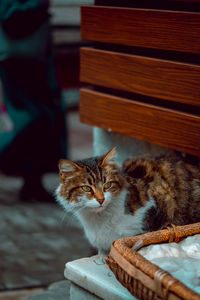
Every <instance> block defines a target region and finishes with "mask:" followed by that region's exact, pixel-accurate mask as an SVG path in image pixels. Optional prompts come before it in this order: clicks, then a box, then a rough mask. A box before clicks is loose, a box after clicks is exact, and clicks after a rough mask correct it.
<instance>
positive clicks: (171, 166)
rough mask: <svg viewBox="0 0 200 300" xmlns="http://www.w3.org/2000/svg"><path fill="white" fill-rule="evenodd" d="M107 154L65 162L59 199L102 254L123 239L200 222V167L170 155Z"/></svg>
mask: <svg viewBox="0 0 200 300" xmlns="http://www.w3.org/2000/svg"><path fill="white" fill-rule="evenodd" d="M115 154H116V149H115V148H113V149H112V150H111V151H109V152H108V153H107V154H106V155H104V156H101V157H93V158H89V159H85V160H82V161H77V162H72V161H69V160H61V161H60V163H59V170H60V185H59V187H58V188H57V191H56V198H57V201H58V202H59V203H60V204H61V205H62V206H63V207H64V208H65V209H66V210H68V211H70V212H73V213H75V214H76V215H77V217H78V219H79V220H80V222H81V223H82V225H83V228H84V231H85V234H86V236H87V238H88V240H89V241H90V243H91V244H92V245H93V246H94V247H96V248H98V250H99V253H100V254H102V253H106V251H109V249H110V245H111V243H112V242H113V241H114V240H115V239H118V238H121V237H125V236H130V235H137V234H141V233H145V232H147V231H152V230H157V229H160V228H162V227H163V226H165V225H166V224H169V223H173V224H177V225H183V224H188V223H193V222H197V221H200V171H199V169H198V168H197V167H194V166H192V165H189V164H186V163H184V162H183V161H182V160H179V159H176V158H169V157H161V158H147V157H145V158H130V159H127V160H126V161H125V163H124V166H123V168H121V169H119V167H118V166H117V165H116V163H115Z"/></svg>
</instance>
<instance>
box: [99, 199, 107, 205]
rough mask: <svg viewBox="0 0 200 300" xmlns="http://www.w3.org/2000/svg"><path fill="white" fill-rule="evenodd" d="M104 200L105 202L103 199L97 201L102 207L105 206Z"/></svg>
mask: <svg viewBox="0 0 200 300" xmlns="http://www.w3.org/2000/svg"><path fill="white" fill-rule="evenodd" d="M104 200H105V199H104V198H102V199H97V201H98V202H99V204H101V205H102V204H103V202H104Z"/></svg>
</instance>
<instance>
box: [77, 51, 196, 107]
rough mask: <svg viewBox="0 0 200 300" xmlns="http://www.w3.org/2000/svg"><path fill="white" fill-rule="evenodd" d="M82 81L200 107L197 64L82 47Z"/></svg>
mask: <svg viewBox="0 0 200 300" xmlns="http://www.w3.org/2000/svg"><path fill="white" fill-rule="evenodd" d="M80 79H81V81H84V82H87V83H90V84H94V85H99V86H103V87H108V88H113V89H118V90H122V91H127V92H133V93H138V94H142V95H146V96H151V97H155V98H160V99H166V100H170V101H175V102H180V103H187V104H191V105H195V106H200V84H199V83H200V66H198V65H192V64H184V63H176V62H172V61H167V60H161V59H153V58H148V57H141V56H134V55H129V54H122V53H116V52H111V51H103V50H95V49H89V48H82V49H81V63H80Z"/></svg>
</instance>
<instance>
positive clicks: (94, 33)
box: [81, 6, 200, 54]
mask: <svg viewBox="0 0 200 300" xmlns="http://www.w3.org/2000/svg"><path fill="white" fill-rule="evenodd" d="M81 24H82V25H81V32H82V39H83V40H89V41H95V42H103V43H114V44H119V45H126V46H136V47H145V48H152V49H160V50H161V49H162V50H173V51H180V52H189V53H196V54H199V53H200V14H199V13H192V12H179V11H161V10H150V9H134V8H119V7H103V6H102V7H101V6H83V7H82V9H81Z"/></svg>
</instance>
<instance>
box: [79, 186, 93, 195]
mask: <svg viewBox="0 0 200 300" xmlns="http://www.w3.org/2000/svg"><path fill="white" fill-rule="evenodd" d="M81 188H82V190H83V191H84V192H87V193H88V192H91V191H92V188H91V187H90V186H89V185H83V186H82V187H81Z"/></svg>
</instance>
